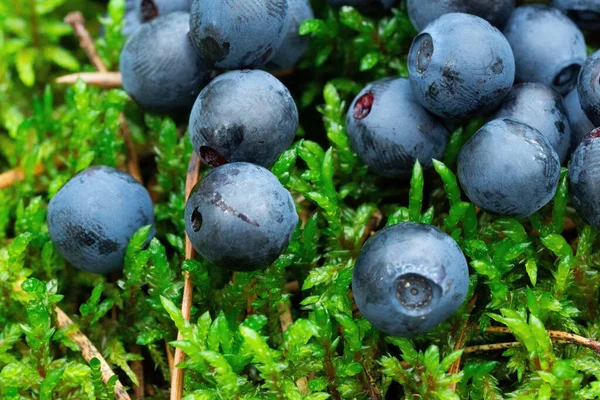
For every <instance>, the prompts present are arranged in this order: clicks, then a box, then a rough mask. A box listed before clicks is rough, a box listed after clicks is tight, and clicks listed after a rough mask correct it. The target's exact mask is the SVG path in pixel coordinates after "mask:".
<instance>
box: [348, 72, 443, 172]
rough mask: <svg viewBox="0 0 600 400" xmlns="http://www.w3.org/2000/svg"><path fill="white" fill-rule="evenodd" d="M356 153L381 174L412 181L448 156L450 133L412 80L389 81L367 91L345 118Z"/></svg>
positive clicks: (380, 81)
mask: <svg viewBox="0 0 600 400" xmlns="http://www.w3.org/2000/svg"><path fill="white" fill-rule="evenodd" d="M346 129H347V132H348V138H349V139H350V144H351V145H352V148H353V149H354V151H356V153H357V154H358V156H359V157H360V158H361V160H362V161H363V162H364V163H365V164H367V165H368V166H369V168H370V169H371V170H372V171H373V172H375V173H376V174H377V175H380V176H384V177H390V178H393V177H407V176H410V173H411V171H412V168H413V165H414V163H415V161H416V160H419V161H420V162H421V164H423V166H425V167H430V166H431V165H432V161H431V160H432V159H433V158H437V159H440V158H441V157H442V156H443V155H444V151H445V150H446V145H447V143H448V130H447V129H446V128H445V127H444V125H443V123H442V122H441V121H439V120H438V119H437V118H436V117H435V116H434V115H432V114H430V113H429V112H428V111H427V110H425V109H424V108H423V107H422V106H421V105H420V104H419V102H418V101H417V99H416V98H415V96H414V95H413V92H412V90H411V87H410V83H409V82H408V80H407V79H404V78H399V79H393V78H387V79H382V80H379V81H377V82H374V83H372V84H370V85H368V86H367V87H365V88H364V89H363V90H362V91H361V92H360V93H359V94H358V96H356V98H355V99H354V101H353V102H352V104H351V106H350V108H349V110H348V114H347V116H346Z"/></svg>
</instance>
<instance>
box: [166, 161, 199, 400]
mask: <svg viewBox="0 0 600 400" xmlns="http://www.w3.org/2000/svg"><path fill="white" fill-rule="evenodd" d="M199 179H200V157H198V155H197V154H196V152H192V156H191V158H190V163H189V165H188V170H187V176H186V180H185V198H186V199H187V198H188V197H189V196H190V193H191V192H192V189H193V187H194V186H195V185H196V183H197V182H198V180H199ZM195 255H196V251H195V250H194V247H193V246H192V242H190V239H189V238H188V236H187V235H186V236H185V258H186V259H192V258H194V257H195ZM183 275H184V279H185V282H184V285H183V300H182V304H181V312H182V314H183V318H185V319H186V320H188V321H189V319H190V313H191V309H192V294H193V289H194V285H193V282H192V278H191V276H190V274H189V273H188V272H184V273H183ZM181 339H182V337H181V332H178V333H177V340H181ZM184 359H185V353H184V352H183V351H182V350H181V349H179V348H177V349H175V358H174V360H173V364H174V368H173V374H172V375H171V400H179V399H181V396H182V395H183V374H184V370H183V369H180V368H177V365H179V364H180V363H181V362H183V360H184Z"/></svg>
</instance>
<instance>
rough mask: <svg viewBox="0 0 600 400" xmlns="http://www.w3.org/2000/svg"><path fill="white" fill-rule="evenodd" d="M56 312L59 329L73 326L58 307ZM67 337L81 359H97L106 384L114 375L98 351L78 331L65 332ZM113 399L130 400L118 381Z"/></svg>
mask: <svg viewBox="0 0 600 400" xmlns="http://www.w3.org/2000/svg"><path fill="white" fill-rule="evenodd" d="M55 311H56V319H57V322H58V327H59V328H61V329H62V328H65V327H68V326H70V325H73V321H72V320H71V318H69V317H68V316H67V314H65V312H64V311H63V310H61V309H60V308H59V307H56V308H55ZM67 335H69V337H70V338H71V339H72V340H73V341H74V342H75V343H77V345H78V346H79V348H80V349H81V355H82V356H83V358H84V359H85V360H86V361H87V362H88V363H89V362H90V361H91V360H92V359H93V358H97V359H98V360H99V361H100V371H101V372H102V380H103V381H104V383H108V381H109V379H110V378H112V377H113V375H115V373H114V372H113V371H112V370H111V369H110V366H109V365H108V363H107V362H106V360H105V359H104V357H102V354H100V352H99V351H98V349H97V348H96V347H95V346H94V345H93V344H92V342H90V339H88V338H87V336H85V335H84V334H83V333H81V331H80V330H73V331H71V332H67ZM115 398H116V399H117V400H131V397H129V395H128V394H127V392H126V391H125V388H124V387H123V384H122V383H121V382H120V381H117V382H116V383H115Z"/></svg>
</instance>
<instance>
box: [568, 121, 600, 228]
mask: <svg viewBox="0 0 600 400" xmlns="http://www.w3.org/2000/svg"><path fill="white" fill-rule="evenodd" d="M599 167H600V128H596V129H595V130H593V131H592V132H591V133H590V134H589V135H588V136H586V138H585V139H583V141H582V142H581V144H580V145H579V147H577V149H576V150H575V152H574V153H573V155H572V156H571V163H570V164H569V181H570V186H571V194H572V196H573V204H574V205H575V208H576V209H577V211H578V212H579V215H581V216H582V217H583V218H584V219H585V220H586V221H587V222H588V223H589V224H590V225H592V226H593V227H594V228H596V229H598V230H600V169H599Z"/></svg>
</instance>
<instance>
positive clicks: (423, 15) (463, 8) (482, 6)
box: [406, 0, 515, 31]
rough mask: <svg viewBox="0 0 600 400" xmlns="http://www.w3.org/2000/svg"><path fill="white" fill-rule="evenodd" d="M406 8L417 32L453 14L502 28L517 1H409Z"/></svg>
mask: <svg viewBox="0 0 600 400" xmlns="http://www.w3.org/2000/svg"><path fill="white" fill-rule="evenodd" d="M406 7H407V9H408V16H409V18H410V21H411V22H412V24H413V26H414V27H415V29H416V30H417V31H422V30H423V29H424V28H425V27H426V26H427V24H429V23H430V22H431V21H433V20H434V19H436V18H438V17H439V16H441V15H444V14H448V13H453V12H460V13H465V14H473V15H477V16H478V17H481V18H483V19H485V20H486V21H488V22H489V23H490V24H492V25H494V26H498V27H500V28H501V27H502V26H503V25H504V23H505V22H506V20H507V19H508V17H509V16H510V13H511V12H512V10H513V9H514V8H515V0H485V1H482V0H478V1H473V0H408V1H407V5H406Z"/></svg>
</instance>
